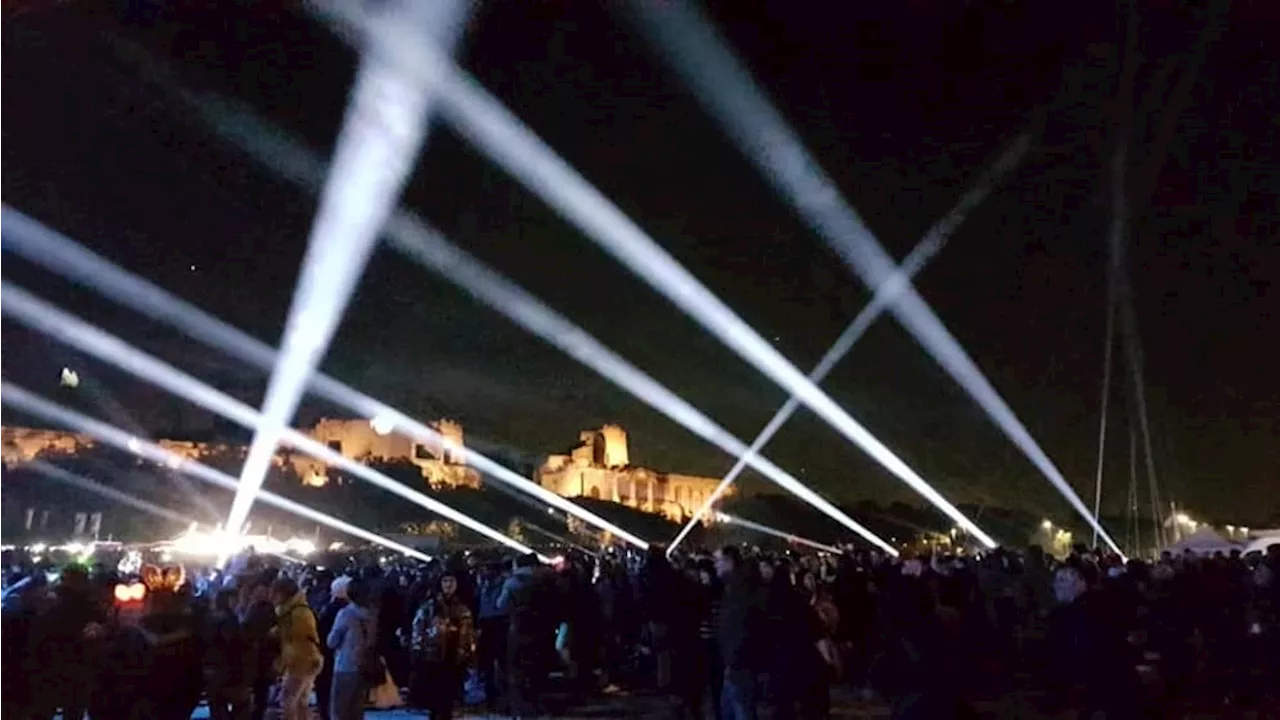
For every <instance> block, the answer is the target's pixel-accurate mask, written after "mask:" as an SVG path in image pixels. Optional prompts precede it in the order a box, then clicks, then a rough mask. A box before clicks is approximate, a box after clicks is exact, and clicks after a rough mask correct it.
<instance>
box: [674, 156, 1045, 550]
mask: <svg viewBox="0 0 1280 720" xmlns="http://www.w3.org/2000/svg"><path fill="white" fill-rule="evenodd" d="M1030 144H1031V139H1030V137H1029V136H1026V135H1023V136H1021V137H1019V138H1018V140H1017V141H1016V142H1014V143H1013V145H1011V146H1010V147H1009V149H1008V150H1007V151H1005V153H1004V154H1002V155H1001V156H1000V159H999V160H997V161H996V164H995V165H994V166H992V167H991V169H990V170H989V171H987V172H986V173H984V174H983V176H982V177H981V178H979V180H978V182H977V184H975V185H974V186H973V188H971V189H970V190H969V191H968V192H966V193H965V194H964V195H962V196H961V198H960V201H959V202H958V203H957V204H956V206H955V207H953V208H952V209H951V211H950V212H948V213H947V214H946V215H944V216H942V218H941V219H940V220H938V222H936V223H934V225H933V227H931V228H929V231H928V232H926V233H925V235H924V237H923V238H921V239H920V242H918V243H916V246H915V247H914V248H912V249H911V252H910V253H908V254H907V257H906V258H905V259H904V260H903V261H902V265H901V266H899V268H898V270H897V271H896V272H895V273H894V275H893V277H891V278H889V280H887V281H886V282H885V283H883V284H882V285H880V287H879V288H877V289H876V293H875V295H873V296H872V298H871V302H869V303H867V304H866V305H865V306H864V307H863V308H862V310H861V311H859V312H858V314H857V315H856V316H854V318H853V322H851V323H849V327H847V328H845V331H844V332H843V333H841V334H840V336H839V337H838V338H836V341H835V342H834V343H833V344H832V345H831V348H830V349H828V350H827V352H826V354H825V355H823V356H822V359H821V360H819V361H818V364H817V365H815V366H814V368H813V370H812V371H811V372H810V373H809V380H810V381H811V382H813V383H815V384H819V383H821V382H822V381H823V380H825V379H826V377H827V375H828V374H830V372H831V371H832V370H833V369H834V368H835V366H836V365H837V364H839V362H840V360H841V359H843V358H844V356H845V355H848V354H849V351H850V350H853V346H854V345H855V344H857V342H858V340H860V339H861V338H862V336H863V334H865V333H866V331H867V329H868V328H870V327H871V325H872V323H874V322H875V321H876V320H878V319H879V318H880V316H881V315H882V314H883V313H884V311H885V309H886V308H888V306H889V305H891V304H892V303H893V301H894V300H896V299H897V297H898V295H900V294H901V293H902V290H903V289H904V288H905V287H907V286H908V285H909V284H910V282H911V280H912V278H914V277H915V276H916V273H918V272H920V270H922V269H923V268H924V266H925V264H926V263H928V262H929V261H930V260H932V259H933V257H934V256H935V255H937V254H938V253H939V252H940V251H941V250H942V248H943V246H945V245H946V244H947V240H948V239H949V238H950V237H951V235H952V234H953V233H954V232H955V229H956V228H957V227H959V226H960V223H961V222H963V221H964V219H965V217H966V216H967V215H968V214H969V213H970V212H971V211H972V210H973V209H974V208H976V207H977V206H978V205H980V204H981V203H982V201H983V200H985V199H986V197H987V196H988V195H990V194H991V190H992V188H994V187H995V185H996V183H997V182H998V181H999V180H1000V178H1001V177H1003V176H1004V175H1006V174H1007V173H1008V172H1009V170H1010V168H1012V167H1013V166H1014V165H1016V164H1017V163H1018V161H1019V160H1021V159H1022V156H1023V155H1024V154H1026V151H1027V148H1028V147H1029V146H1030ZM799 409H800V398H798V397H796V396H795V395H792V396H791V397H790V398H789V399H788V400H787V402H786V403H785V404H784V405H783V406H782V407H780V408H778V412H777V413H776V414H775V415H774V416H773V419H771V420H770V421H769V422H768V423H767V424H765V426H764V429H762V430H761V431H760V434H759V435H757V436H756V439H755V440H754V441H752V443H751V452H752V453H758V452H760V451H761V450H763V449H764V446H765V445H767V444H768V443H769V441H770V440H772V439H773V436H774V435H776V434H777V433H778V431H779V430H781V429H782V426H783V425H785V424H786V423H787V421H788V420H790V419H791V416H792V415H794V414H795V412H796V410H799ZM746 466H747V462H746V456H743V457H740V458H738V461H737V462H735V463H734V464H733V467H732V468H730V469H729V472H727V473H725V476H724V478H723V479H722V480H721V481H720V484H719V485H717V486H716V489H715V490H714V491H713V492H712V493H711V495H709V496H708V497H707V499H706V500H705V501H704V502H703V503H702V507H700V508H698V511H697V512H696V513H694V514H693V517H691V518H689V522H687V523H685V526H684V527H683V528H681V530H680V532H679V534H677V535H676V537H675V539H674V540H672V541H671V544H670V545H668V546H667V556H668V557H670V556H671V553H673V552H675V549H676V547H677V546H678V545H680V543H681V542H683V541H684V539H685V538H686V537H688V535H689V533H691V532H693V528H694V527H695V526H696V525H697V524H698V522H699V521H701V520H702V518H703V517H704V516H705V515H706V513H707V511H708V510H710V509H711V508H712V507H713V506H714V505H715V504H716V502H717V501H719V500H720V496H721V495H723V494H724V493H725V492H726V491H727V490H728V489H729V488H730V487H731V486H732V485H733V483H734V482H735V481H736V480H737V479H738V476H739V475H740V474H742V471H743V469H745V468H746Z"/></svg>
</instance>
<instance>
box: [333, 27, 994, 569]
mask: <svg viewBox="0 0 1280 720" xmlns="http://www.w3.org/2000/svg"><path fill="white" fill-rule="evenodd" d="M326 5H332V7H331V8H327V10H331V11H332V12H330V16H331V17H332V18H333V19H334V20H335V21H336V22H338V23H339V24H343V25H347V26H351V25H354V26H356V27H363V26H365V25H367V23H368V22H369V21H368V19H366V18H363V17H361V15H362V13H360V11H359V10H358V8H354V7H351V6H347V5H344V4H339V3H326ZM422 58H423V59H424V60H425V62H424V63H423V64H422V66H421V68H420V72H421V73H422V77H423V78H424V81H427V82H430V83H431V86H432V88H433V90H434V91H435V92H436V93H438V97H439V99H440V102H441V106H440V114H441V116H442V117H443V118H445V119H446V120H447V121H448V122H449V124H450V126H451V127H452V128H453V129H454V130H455V131H456V132H457V133H458V134H459V135H461V136H462V137H465V138H466V139H467V140H468V141H469V142H471V143H472V144H473V145H475V146H476V147H477V148H479V149H481V150H482V151H484V153H485V154H486V155H488V156H489V158H490V159H492V160H493V161H494V162H496V163H498V164H499V165H500V166H502V167H503V168H504V169H505V170H506V171H507V173H508V174H510V175H511V176H512V177H513V178H515V179H516V180H518V181H519V182H520V183H521V184H523V185H524V186H525V187H526V188H527V189H528V190H529V191H530V192H532V193H534V194H536V195H537V196H539V197H540V198H542V200H543V202H545V203H547V204H548V205H549V206H551V207H552V208H553V209H555V210H556V211H557V212H559V213H560V214H561V216H563V217H564V218H565V219H566V220H568V221H569V222H570V223H572V224H574V225H575V226H577V227H578V228H579V229H580V230H581V231H582V232H583V233H584V234H586V235H587V236H588V237H590V238H591V239H592V240H594V241H595V242H596V244H597V245H599V246H600V247H601V248H602V249H604V250H605V251H606V252H608V253H609V254H610V255H613V257H614V258H615V259H616V260H618V261H619V262H620V263H622V264H623V265H624V266H626V267H627V268H628V269H629V270H631V271H632V273H634V274H635V275H636V276H637V277H639V278H640V279H641V280H644V281H645V282H647V283H648V284H649V285H650V286H651V287H653V288H654V289H655V290H657V291H658V292H659V293H661V294H662V295H663V296H665V297H666V298H667V299H668V300H670V301H671V302H672V303H674V304H675V305H676V306H677V307H679V308H680V309H682V310H684V311H685V313H687V314H688V315H689V316H690V317H692V318H693V319H695V320H696V321H698V323H699V324H701V325H702V326H703V327H704V328H705V329H706V330H707V331H709V332H710V333H711V334H713V335H715V336H716V337H717V338H719V339H720V340H721V342H723V343H725V344H726V345H728V346H729V347H730V348H732V349H733V350H734V351H735V352H737V353H738V354H739V355H740V356H741V357H742V358H743V359H745V360H747V361H748V362H749V363H751V364H752V365H753V366H755V367H756V369H758V370H760V371H761V372H762V373H764V374H766V375H768V376H769V377H770V378H772V379H773V380H774V381H775V382H777V383H778V384H779V385H781V386H782V387H783V388H784V389H785V390H787V391H788V392H790V393H791V394H792V395H795V396H797V397H799V398H800V400H801V402H803V403H804V404H805V405H806V406H808V407H809V408H810V409H811V410H813V411H814V412H815V413H816V414H817V415H818V416H819V417H821V418H823V419H824V420H826V421H827V422H828V423H830V424H831V425H832V426H833V427H834V428H836V429H837V430H838V431H840V433H841V434H843V435H844V436H845V437H846V438H848V439H849V440H850V441H852V442H853V443H854V444H855V445H857V446H858V447H860V448H861V449H862V450H863V451H864V452H866V453H867V454H868V455H870V456H871V457H872V458H873V459H875V460H876V461H877V462H879V463H880V464H881V465H883V466H884V467H885V469H887V470H889V471H890V472H891V473H893V474H894V475H895V476H897V477H898V478H899V479H900V480H902V481H903V482H905V483H906V484H907V485H908V486H910V487H911V488H912V489H913V490H915V491H916V492H917V493H919V494H920V495H922V496H923V497H924V498H925V499H926V500H928V501H929V502H930V503H932V504H933V505H934V506H935V507H937V508H938V509H939V510H941V511H942V512H943V513H944V514H945V515H947V516H948V517H949V518H951V519H952V520H953V521H955V522H956V524H957V525H959V526H960V527H962V528H964V529H965V530H966V531H967V532H969V534H971V535H973V536H974V537H976V538H978V539H979V540H980V541H982V542H983V543H984V544H986V545H987V546H988V547H995V546H996V542H995V541H994V540H992V539H991V536H989V535H987V534H986V533H985V532H983V531H982V529H981V528H979V527H978V526H977V524H975V523H974V522H973V521H972V520H970V519H969V518H968V517H966V516H965V515H964V513H962V512H960V510H959V508H957V507H955V506H954V505H952V504H951V503H950V502H949V501H948V500H947V499H946V498H944V497H942V495H941V494H940V493H939V492H938V491H937V490H935V489H934V488H933V486H931V485H929V483H928V482H926V481H925V480H924V478H922V477H920V475H919V474H917V473H916V472H915V471H914V470H912V469H911V468H910V467H909V466H907V464H906V463H905V462H903V461H902V460H901V459H900V458H899V457H898V456H897V455H895V454H894V453H893V452H892V451H890V450H889V448H888V447H886V446H885V445H884V443H882V442H880V441H879V440H878V439H877V438H876V437H875V436H874V435H872V434H871V433H870V432H869V431H868V430H867V429H866V428H864V427H863V426H862V425H861V424H859V423H858V422H857V421H856V420H854V419H853V417H852V416H850V415H849V413H848V412H846V411H845V410H844V409H843V408H841V407H840V406H839V405H837V404H836V403H835V401H834V400H832V399H831V398H830V397H829V396H828V395H827V394H826V393H825V392H823V391H822V389H821V388H819V387H818V386H817V385H815V384H814V383H812V382H810V381H809V379H808V378H806V377H805V376H804V374H803V373H801V372H800V370H799V369H798V368H797V367H796V366H795V365H793V364H791V362H790V361H788V360H787V359H786V358H785V357H783V356H782V354H781V353H779V352H778V351H777V350H776V349H775V348H774V347H773V346H772V345H770V344H769V343H768V341H766V340H765V339H764V338H763V337H761V336H760V334H759V333H757V332H756V331H755V330H754V329H752V327H751V326H750V325H748V324H747V323H746V321H744V320H743V319H742V318H740V317H738V315H736V314H735V313H734V312H733V310H731V309H730V308H729V307H728V306H727V305H725V304H724V302H722V301H721V300H720V299H719V298H717V297H716V296H715V295H714V294H712V292H711V291H710V290H708V289H707V288H706V286H704V285H703V284H702V283H700V282H699V281H698V280H697V278H695V277H694V276H693V275H692V274H690V273H689V271H688V270H686V269H685V268H684V267H683V266H681V265H680V263H679V262H677V261H676V259H675V258H673V257H672V256H671V255H670V254H669V253H667V252H666V251H665V250H663V249H662V248H661V246H659V245H658V244H657V243H656V242H654V241H653V239H652V238H650V237H649V236H648V235H646V234H645V232H644V231H643V230H641V229H640V227H639V226H637V225H636V224H635V223H634V222H633V221H632V220H631V219H630V218H628V217H627V216H626V215H625V214H624V213H623V212H622V211H621V210H619V209H618V207H617V206H616V205H614V204H613V203H612V202H611V201H610V200H609V199H608V198H607V197H605V196H604V194H602V193H601V192H600V191H599V190H597V189H596V188H595V187H593V186H592V185H591V184H590V183H588V182H587V181H586V180H585V179H584V178H583V177H582V176H581V175H580V174H579V173H578V172H577V171H576V170H574V169H573V168H572V167H570V166H569V164H568V163H566V162H565V161H564V160H563V159H562V158H560V157H559V156H558V155H556V153H555V151H553V150H552V149H551V148H550V147H548V146H547V145H546V143H544V142H543V141H542V140H541V138H539V137H538V136H537V135H536V134H534V133H533V131H532V130H530V129H529V128H528V127H526V126H525V125H524V124H523V123H522V122H521V121H520V120H519V119H518V118H516V117H515V116H514V115H513V114H512V113H511V112H510V111H508V110H507V109H506V108H505V107H503V105H502V103H501V102H499V101H498V100H497V99H496V98H494V97H493V96H492V95H490V94H489V93H488V92H487V91H485V90H484V88H482V87H481V86H480V85H479V83H477V82H476V81H475V79H474V78H472V77H470V76H469V75H468V74H467V73H465V72H464V71H463V70H462V69H461V68H459V67H458V66H457V65H455V64H454V63H453V61H452V59H451V58H449V57H448V56H447V55H445V54H444V53H442V52H439V51H436V52H424V53H423V54H422ZM393 222H395V221H394V219H393ZM885 279H888V277H887V276H886V277H885V278H882V279H881V281H883V280H885ZM878 284H879V283H877V285H878ZM873 289H874V288H873ZM746 450H747V451H749V450H750V449H749V448H746Z"/></svg>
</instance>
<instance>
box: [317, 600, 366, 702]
mask: <svg viewBox="0 0 1280 720" xmlns="http://www.w3.org/2000/svg"><path fill="white" fill-rule="evenodd" d="M341 580H346V581H347V582H345V583H344V584H343V585H342V587H341V590H342V594H344V595H345V596H346V604H345V605H343V606H342V609H341V610H339V611H338V614H337V617H335V618H334V621H333V629H332V630H330V631H329V636H328V637H327V638H326V642H325V644H326V645H328V647H329V649H330V650H332V651H333V681H332V683H331V685H330V691H329V718H330V719H331V720H359V718H361V717H362V716H363V715H364V701H365V697H366V696H367V695H368V691H369V688H368V687H367V684H366V682H365V678H364V674H365V673H364V670H365V667H364V663H365V661H366V657H367V656H368V654H369V651H370V649H371V648H372V647H373V646H374V644H375V643H376V642H377V638H378V622H377V618H376V617H375V616H374V614H373V612H372V611H371V610H370V609H369V597H368V595H369V593H368V592H367V589H366V586H365V584H364V582H362V581H360V580H350V579H348V578H338V580H335V581H334V594H335V597H336V596H337V593H338V590H339V588H338V583H339V581H341Z"/></svg>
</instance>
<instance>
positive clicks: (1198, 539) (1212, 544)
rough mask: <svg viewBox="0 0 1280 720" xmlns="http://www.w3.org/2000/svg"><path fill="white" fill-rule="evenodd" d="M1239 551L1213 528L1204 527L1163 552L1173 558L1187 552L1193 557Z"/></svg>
mask: <svg viewBox="0 0 1280 720" xmlns="http://www.w3.org/2000/svg"><path fill="white" fill-rule="evenodd" d="M1240 549H1241V547H1240V545H1238V544H1236V543H1233V542H1231V541H1230V540H1226V539H1224V538H1223V537H1222V536H1221V535H1219V534H1218V533H1217V532H1215V531H1214V529H1213V528H1211V527H1208V526H1205V527H1202V528H1200V529H1199V530H1196V531H1195V532H1193V533H1191V534H1190V535H1188V536H1186V537H1184V538H1182V539H1181V540H1179V541H1178V542H1176V543H1174V544H1172V545H1170V546H1169V547H1167V548H1165V551H1167V552H1170V553H1173V554H1174V556H1177V555H1182V554H1183V553H1187V552H1190V553H1192V554H1194V555H1213V554H1214V553H1219V552H1220V553H1222V554H1224V555H1226V554H1228V553H1230V552H1231V551H1232V550H1240Z"/></svg>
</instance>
